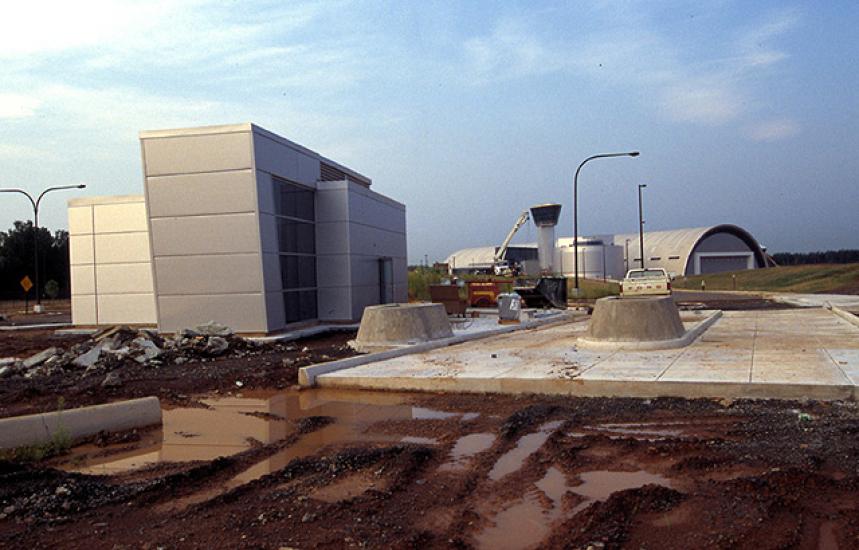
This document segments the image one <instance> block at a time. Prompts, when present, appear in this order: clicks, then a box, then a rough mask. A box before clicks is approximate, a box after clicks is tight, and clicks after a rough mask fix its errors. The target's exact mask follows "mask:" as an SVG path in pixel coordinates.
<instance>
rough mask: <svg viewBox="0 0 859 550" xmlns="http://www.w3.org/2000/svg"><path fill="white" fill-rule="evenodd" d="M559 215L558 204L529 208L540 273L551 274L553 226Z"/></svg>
mask: <svg viewBox="0 0 859 550" xmlns="http://www.w3.org/2000/svg"><path fill="white" fill-rule="evenodd" d="M560 215H561V205H560V204H541V205H539V206H532V207H531V219H532V220H534V225H536V226H537V257H538V258H539V260H540V271H542V272H543V273H553V272H554V266H553V265H552V263H553V259H554V257H555V226H556V225H558V216H560Z"/></svg>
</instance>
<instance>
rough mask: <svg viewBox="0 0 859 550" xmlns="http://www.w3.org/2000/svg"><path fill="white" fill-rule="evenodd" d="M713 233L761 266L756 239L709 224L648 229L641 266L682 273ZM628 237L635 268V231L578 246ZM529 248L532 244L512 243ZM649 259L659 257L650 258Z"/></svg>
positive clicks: (465, 260) (486, 254)
mask: <svg viewBox="0 0 859 550" xmlns="http://www.w3.org/2000/svg"><path fill="white" fill-rule="evenodd" d="M716 233H728V234H731V235H734V236H735V237H738V238H739V239H740V240H742V241H743V242H744V243H745V244H746V246H748V247H749V250H751V251H752V253H753V254H754V256H755V262H756V264H757V266H758V267H765V266H766V265H767V263H766V256H765V255H764V252H763V250H762V249H761V247H760V245H759V244H758V242H757V240H755V238H754V237H753V236H752V235H751V233H749V232H748V231H746V230H745V229H743V228H742V227H739V226H737V225H733V224H721V225H712V226H708V227H692V228H688V229H673V230H669V231H648V232H646V233H645V234H644V249H645V251H646V252H647V256H646V258H645V265H647V266H650V267H662V268H665V270H666V271H668V272H669V273H675V274H677V275H685V274H686V273H687V272H689V270H690V268H691V267H692V264H691V260H692V254H693V253H694V252H695V247H697V246H698V244H699V243H701V241H703V240H704V239H706V238H707V237H709V236H711V235H714V234H716ZM627 239H629V264H630V267H635V265H636V264H635V263H634V261H635V259H636V258H639V257H640V256H639V251H638V242H639V241H638V233H628V234H620V235H605V236H600V237H579V246H586V245H589V244H596V243H597V242H598V241H599V240H602V241H604V242H606V243H607V244H608V243H612V242H613V243H614V244H615V245H617V246H620V247H625V246H626V240H627ZM571 244H572V238H568V237H562V238H559V239H558V242H557V246H565V245H567V246H568V245H571ZM515 246H525V247H533V246H535V245H533V244H530V243H529V244H524V245H515ZM495 250H496V247H494V246H481V247H475V248H464V249H462V250H458V251H456V252H454V253H453V254H451V255H450V256H448V257H447V260H445V261H446V262H447V264H448V265H450V266H452V267H455V268H466V267H471V266H488V265H492V261H493V257H494V255H495ZM650 258H659V260H651V259H650Z"/></svg>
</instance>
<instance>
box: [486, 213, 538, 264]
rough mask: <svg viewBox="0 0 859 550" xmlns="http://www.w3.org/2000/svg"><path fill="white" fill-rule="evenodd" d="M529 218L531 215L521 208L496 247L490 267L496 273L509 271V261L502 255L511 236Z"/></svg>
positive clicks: (505, 252)
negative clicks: (508, 231) (504, 236)
mask: <svg viewBox="0 0 859 550" xmlns="http://www.w3.org/2000/svg"><path fill="white" fill-rule="evenodd" d="M530 219H531V215H530V214H529V213H528V211H527V210H523V211H522V213H521V214H519V218H517V219H516V222H515V223H514V224H513V227H512V228H510V233H508V234H507V238H506V239H504V242H503V243H501V246H500V247H499V248H498V251H497V252H495V258H493V262H492V267H493V270H494V271H495V274H496V275H509V274H510V272H511V269H510V263H509V262H508V261H507V260H505V259H504V255H505V254H507V248H508V247H509V246H510V241H512V240H513V236H514V235H516V232H517V231H519V229H520V228H521V227H522V226H523V225H525V224H526V223H528V220H530Z"/></svg>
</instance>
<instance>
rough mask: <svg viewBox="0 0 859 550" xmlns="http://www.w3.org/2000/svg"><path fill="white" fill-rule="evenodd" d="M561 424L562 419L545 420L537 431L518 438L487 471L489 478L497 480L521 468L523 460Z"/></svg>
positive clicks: (540, 445) (535, 450)
mask: <svg viewBox="0 0 859 550" xmlns="http://www.w3.org/2000/svg"><path fill="white" fill-rule="evenodd" d="M561 424H563V421H562V420H555V421H553V422H547V423H546V424H543V425H542V426H540V429H539V430H538V431H536V432H533V433H530V434H528V435H525V436H522V437H521V438H519V441H517V442H516V446H515V447H514V448H512V449H510V450H509V451H507V452H506V453H504V454H503V455H502V456H501V458H499V459H498V461H497V462H496V463H495V465H494V466H493V467H492V470H490V471H489V479H491V480H493V481H498V480H499V479H501V478H502V477H504V476H506V475H507V474H510V473H513V472H515V471H516V470H518V469H519V468H521V467H522V464H524V463H525V460H526V459H527V458H528V457H529V456H531V455H532V454H534V453H535V452H537V450H538V449H539V448H540V447H542V446H543V443H545V442H546V440H547V439H549V436H550V435H552V432H553V431H555V430H557V429H558V428H559V427H560V426H561Z"/></svg>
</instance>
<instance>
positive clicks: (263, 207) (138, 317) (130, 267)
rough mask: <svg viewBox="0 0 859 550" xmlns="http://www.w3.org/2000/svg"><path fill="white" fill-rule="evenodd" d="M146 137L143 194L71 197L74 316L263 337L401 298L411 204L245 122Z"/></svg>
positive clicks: (348, 318)
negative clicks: (216, 325) (208, 327)
mask: <svg viewBox="0 0 859 550" xmlns="http://www.w3.org/2000/svg"><path fill="white" fill-rule="evenodd" d="M140 142H141V151H142V156H143V173H144V193H143V195H142V196H140V197H101V198H89V199H75V200H72V201H70V202H69V232H70V241H71V257H72V318H73V322H74V323H75V324H77V325H102V324H116V323H135V324H149V323H151V324H157V326H158V328H159V329H160V330H162V331H167V332H172V331H175V330H178V329H180V328H183V327H187V326H193V325H196V324H200V323H202V322H206V321H209V320H214V321H217V322H220V323H223V324H225V325H229V326H231V327H233V328H234V329H235V330H237V331H239V332H243V333H259V334H262V333H272V332H277V331H279V330H282V329H284V328H288V327H293V326H298V325H300V324H312V323H316V322H352V321H356V320H358V319H360V317H361V314H362V312H363V310H364V307H366V306H368V305H375V304H379V303H387V302H403V301H406V299H407V280H406V272H407V261H406V212H405V206H404V205H403V204H401V203H399V202H396V201H394V200H392V199H390V198H388V197H385V196H384V195H381V194H379V193H376V192H374V191H372V190H371V189H370V187H371V184H372V182H371V180H370V179H369V178H367V177H366V176H363V175H361V174H359V173H358V172H355V171H353V170H351V169H349V168H346V167H345V166H342V165H340V164H338V163H336V162H334V161H332V160H330V159H327V158H325V157H322V156H321V155H319V154H318V153H315V152H313V151H311V150H309V149H307V148H305V147H302V146H301V145H298V144H296V143H294V142H291V141H289V140H287V139H285V138H283V137H281V136H278V135H277V134H274V133H272V132H269V131H267V130H264V129H262V128H260V127H258V126H256V125H254V124H249V123H248V124H237V125H229V126H211V127H201V128H188V129H178V130H162V131H147V132H141V134H140ZM87 216H89V218H87ZM87 220H89V221H87ZM106 220H107V221H106ZM116 247H119V248H122V249H123V250H124V253H119V254H117V253H115V250H114V249H115V248H116ZM104 251H108V252H107V255H105V252H104ZM111 251H113V253H112V252H111ZM147 268H148V272H149V277H148V278H147V277H146V276H145V272H146V270H147ZM132 295H133V296H135V298H133V299H132V298H131V297H130V296H132ZM120 296H122V297H120ZM135 300H136V301H135Z"/></svg>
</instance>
